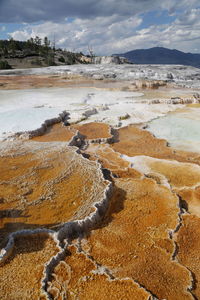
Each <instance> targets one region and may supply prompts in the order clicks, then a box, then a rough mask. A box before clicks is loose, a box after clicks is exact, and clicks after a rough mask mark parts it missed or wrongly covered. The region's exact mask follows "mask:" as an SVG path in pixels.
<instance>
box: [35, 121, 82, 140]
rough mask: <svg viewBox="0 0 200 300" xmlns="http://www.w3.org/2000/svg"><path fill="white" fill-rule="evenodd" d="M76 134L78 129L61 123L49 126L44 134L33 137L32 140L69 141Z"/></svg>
mask: <svg viewBox="0 0 200 300" xmlns="http://www.w3.org/2000/svg"><path fill="white" fill-rule="evenodd" d="M75 134H76V130H74V129H71V128H70V127H68V126H64V125H62V124H61V123H59V124H55V125H53V126H51V127H49V128H48V130H47V132H46V133H45V134H44V135H41V136H36V137H33V138H32V139H31V140H33V141H36V142H69V141H70V140H71V139H72V138H73V136H74V135H75Z"/></svg>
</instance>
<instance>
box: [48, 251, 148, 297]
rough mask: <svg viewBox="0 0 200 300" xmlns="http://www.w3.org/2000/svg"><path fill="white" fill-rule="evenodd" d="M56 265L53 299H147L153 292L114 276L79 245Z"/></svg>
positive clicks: (50, 288)
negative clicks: (80, 248)
mask: <svg viewBox="0 0 200 300" xmlns="http://www.w3.org/2000/svg"><path fill="white" fill-rule="evenodd" d="M68 251H69V252H68V255H67V257H66V259H65V260H64V261H61V262H60V263H59V265H58V266H57V267H56V268H55V270H54V274H53V280H52V281H51V282H49V288H48V292H49V294H50V295H51V297H52V298H53V299H60V300H63V299H69V300H74V299H80V300H85V299H87V300H95V299H101V300H104V299H105V300H107V299H110V300H112V299H116V300H117V299H127V300H128V299H130V300H138V299H141V300H143V299H144V300H145V299H146V300H147V299H150V298H149V297H150V294H149V293H148V292H146V291H145V290H144V289H143V288H141V287H139V285H138V284H136V283H135V282H134V281H133V280H130V279H116V278H115V279H114V278H113V279H111V278H109V276H108V275H107V274H106V273H105V272H103V271H102V272H100V270H99V269H98V268H99V266H97V265H95V262H94V261H92V259H91V258H88V257H87V256H86V255H85V254H84V253H83V252H82V253H81V252H78V251H77V249H76V247H74V246H70V247H69V248H68Z"/></svg>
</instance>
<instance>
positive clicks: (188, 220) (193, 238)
mask: <svg viewBox="0 0 200 300" xmlns="http://www.w3.org/2000/svg"><path fill="white" fill-rule="evenodd" d="M199 236H200V219H199V218H198V217H196V216H192V215H185V216H183V224H182V226H181V228H180V230H179V231H178V233H177V250H178V255H177V259H178V261H179V262H180V263H181V264H182V265H183V266H185V267H186V268H188V270H190V271H191V273H192V274H193V289H194V290H193V294H194V295H195V296H196V298H195V299H200V239H199Z"/></svg>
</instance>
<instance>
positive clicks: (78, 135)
mask: <svg viewBox="0 0 200 300" xmlns="http://www.w3.org/2000/svg"><path fill="white" fill-rule="evenodd" d="M90 68H91V67H90ZM186 84H187V82H186ZM0 85H1V87H2V89H1V90H0V95H1V98H0V115H1V119H0V123H1V127H2V129H1V142H0V170H1V173H0V245H1V252H0V278H1V288H0V299H2V300H3V299H6V300H11V299H13V300H14V299H20V300H21V299H40V300H43V299H63V300H64V299H81V300H85V299H87V300H94V299H100V300H104V299H106V300H107V299H110V300H111V299H112V300H113V299H128V300H129V299H130V300H132V299H133V300H134V299H135V300H138V299H146V300H147V299H148V300H150V299H151V300H153V299H154V300H156V299H159V300H161V299H167V300H180V299H181V300H182V299H184V300H185V299H200V283H199V282H200V153H199V151H198V149H200V148H198V138H199V137H200V134H199V132H196V129H197V128H198V126H199V124H200V119H199V104H198V101H199V100H198V94H197V92H198V90H196V89H195V90H193V89H191V88H186V87H180V86H179V85H177V84H176V82H175V83H173V84H172V83H168V82H165V81H162V82H161V81H159V82H155V81H154V80H151V81H150V80H148V82H147V83H146V86H145V81H144V80H139V79H137V80H132V79H126V80H119V79H117V80H116V79H115V80H111V79H101V80H99V79H98V80H97V79H94V78H91V77H87V76H85V77H83V76H80V75H77V74H75V75H74V74H70V75H69V74H68V75H66V74H65V75H63V74H59V75H55V74H54V75H52V74H46V75H40V74H36V75H27V74H25V75H23V74H20V75H19V74H18V75H15V76H14V77H13V75H6V76H5V75H4V76H3V75H2V76H0ZM64 111H65V112H64ZM61 112H62V113H61ZM59 113H60V115H59ZM2 118H3V119H2ZM44 118H46V119H48V118H49V121H46V122H44ZM166 118H168V119H167V120H166ZM170 118H171V119H172V121H171V119H170ZM151 120H153V121H152V122H151ZM159 120H160V122H159ZM42 122H43V124H42ZM149 122H150V123H149ZM155 122H157V123H155ZM41 124H42V126H41ZM146 124H147V125H148V126H149V128H148V127H147V128H146V127H145V126H146ZM159 125H160V127H159ZM176 125H177V126H178V128H179V130H177V129H176ZM170 126H171V127H170ZM184 126H185V127H184ZM144 127H145V128H146V129H144ZM172 127H174V131H173V128H172ZM154 128H156V129H157V132H154ZM158 128H159V129H158ZM169 128H170V129H169ZM148 129H149V130H151V131H152V132H154V133H155V134H156V135H157V136H159V137H160V138H157V137H155V136H154V135H153V134H152V133H151V132H150V131H148ZM170 130H171V131H170ZM169 131H170V132H172V133H173V132H174V134H169ZM180 132H181V134H180ZM184 132H185V135H184ZM163 135H164V137H165V136H167V137H168V141H167V140H165V139H163V138H162V137H163ZM170 137H171V143H173V142H174V141H176V144H173V146H174V147H176V148H173V147H170V145H169V142H170V141H169V140H170ZM188 140H189V141H190V142H189V143H187V141H188ZM188 144H190V147H189V146H188ZM184 145H187V147H186V149H185V148H184ZM193 145H195V147H194V148H193ZM185 150H187V151H185Z"/></svg>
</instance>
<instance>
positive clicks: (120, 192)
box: [88, 179, 193, 300]
mask: <svg viewBox="0 0 200 300" xmlns="http://www.w3.org/2000/svg"><path fill="white" fill-rule="evenodd" d="M115 184H116V188H115V192H114V195H113V198H112V203H111V207H110V210H109V212H108V215H107V218H106V220H105V223H104V224H102V225H101V227H100V228H99V229H97V230H95V231H93V232H92V234H91V236H90V237H89V238H88V243H89V247H90V250H89V254H90V255H91V256H92V257H93V259H94V260H95V261H96V262H97V263H98V264H100V265H103V266H105V267H106V268H108V269H109V270H110V272H111V274H112V275H113V276H117V277H118V278H127V277H128V278H130V279H133V280H134V281H136V282H138V283H139V284H141V285H142V286H145V288H146V289H147V290H148V291H151V292H152V294H153V295H155V296H156V297H157V298H158V299H167V300H179V299H193V297H192V295H191V293H190V292H189V291H188V288H189V287H190V286H191V283H192V278H191V274H190V272H189V271H188V270H187V269H186V268H185V267H183V266H182V265H180V264H179V263H177V262H176V261H174V260H173V255H174V251H175V246H174V243H173V240H172V239H170V238H169V232H172V230H173V229H175V228H176V227H177V225H178V223H179V220H178V212H179V209H178V205H177V203H178V198H177V197H176V196H175V195H174V194H173V193H171V192H170V191H169V190H168V189H167V188H165V187H163V186H160V185H157V184H156V183H155V182H154V181H152V180H151V179H143V180H139V179H116V180H115Z"/></svg>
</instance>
